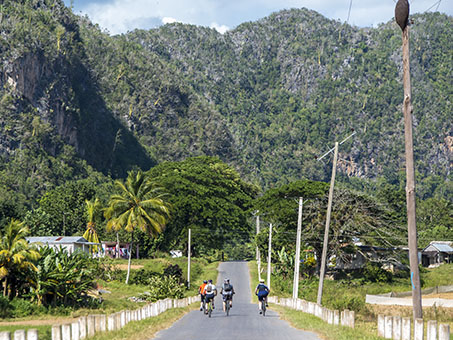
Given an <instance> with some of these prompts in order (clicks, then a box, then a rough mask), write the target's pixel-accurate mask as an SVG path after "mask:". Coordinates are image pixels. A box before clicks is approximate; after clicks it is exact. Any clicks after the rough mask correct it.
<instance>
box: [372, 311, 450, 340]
mask: <svg viewBox="0 0 453 340" xmlns="http://www.w3.org/2000/svg"><path fill="white" fill-rule="evenodd" d="M411 320H412V319H411V318H401V316H384V315H378V335H379V336H382V337H384V338H386V339H396V340H411V323H412V321H411ZM424 336H425V330H424V322H423V319H415V323H414V332H413V339H414V340H424V339H425V338H424ZM426 340H450V326H449V325H447V324H440V325H439V327H438V326H437V321H428V322H427V324H426Z"/></svg>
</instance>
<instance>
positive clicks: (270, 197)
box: [255, 181, 405, 268]
mask: <svg viewBox="0 0 453 340" xmlns="http://www.w3.org/2000/svg"><path fill="white" fill-rule="evenodd" d="M327 189H328V186H327V183H321V182H312V181H299V182H294V183H290V184H288V185H285V186H282V187H280V188H276V189H272V190H269V191H267V192H266V193H265V194H264V195H263V196H262V197H261V198H260V199H258V200H257V202H256V203H255V207H256V209H257V210H260V213H261V214H262V215H264V216H263V219H264V220H266V221H269V222H273V223H274V225H275V229H274V230H275V235H274V236H273V242H272V243H273V249H275V250H276V251H277V250H279V249H282V248H283V247H285V249H286V251H288V252H289V253H290V254H294V250H295V244H296V242H295V240H296V229H297V212H298V210H297V205H298V204H297V201H296V200H295V199H294V198H293V197H294V196H301V197H304V198H311V199H308V200H307V202H306V203H305V204H304V208H303V221H302V243H303V244H304V246H305V247H306V248H307V249H312V250H313V251H314V253H315V254H316V256H317V258H320V257H321V253H322V247H323V235H324V228H325V223H326V211H327V201H328V197H327ZM404 230H405V228H404V227H403V226H402V225H399V224H398V223H397V221H395V218H394V214H392V211H391V210H390V209H389V208H388V207H387V206H385V205H383V204H381V203H379V202H378V201H377V200H376V199H375V198H373V197H371V196H368V195H365V194H362V193H358V192H355V191H352V190H348V189H345V188H337V189H335V191H334V199H333V206H332V215H331V222H330V233H329V247H328V258H329V257H330V256H332V255H334V256H336V258H337V259H338V258H339V259H342V260H344V261H348V256H349V254H351V253H353V252H355V251H356V250H357V249H356V247H355V243H357V242H358V241H360V242H361V243H362V244H367V245H373V246H384V247H388V248H392V247H394V246H396V245H401V244H403V243H404ZM267 232H268V231H267V230H266V229H263V231H262V233H260V235H259V236H258V243H259V246H260V248H261V249H262V250H263V251H266V250H267V242H266V240H267ZM276 255H277V253H276V254H274V255H273V256H275V257H277V256H276ZM317 265H318V268H319V265H320V263H317Z"/></svg>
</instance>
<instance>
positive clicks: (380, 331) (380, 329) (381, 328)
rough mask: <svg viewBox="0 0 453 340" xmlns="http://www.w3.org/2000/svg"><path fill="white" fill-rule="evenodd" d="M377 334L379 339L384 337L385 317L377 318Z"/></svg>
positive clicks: (380, 315) (379, 316)
mask: <svg viewBox="0 0 453 340" xmlns="http://www.w3.org/2000/svg"><path fill="white" fill-rule="evenodd" d="M377 334H378V336H381V337H384V336H385V317H384V315H382V314H379V315H378V317H377Z"/></svg>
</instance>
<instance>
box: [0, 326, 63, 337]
mask: <svg viewBox="0 0 453 340" xmlns="http://www.w3.org/2000/svg"><path fill="white" fill-rule="evenodd" d="M0 339H1V338H0ZM52 340H61V327H60V325H53V326H52Z"/></svg>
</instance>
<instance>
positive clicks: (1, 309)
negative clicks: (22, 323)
mask: <svg viewBox="0 0 453 340" xmlns="http://www.w3.org/2000/svg"><path fill="white" fill-rule="evenodd" d="M10 316H11V305H10V303H9V300H8V298H6V297H4V296H3V295H0V318H9V317H10Z"/></svg>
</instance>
